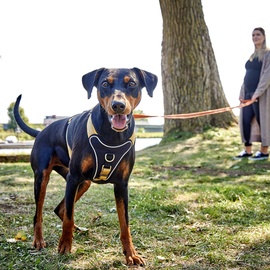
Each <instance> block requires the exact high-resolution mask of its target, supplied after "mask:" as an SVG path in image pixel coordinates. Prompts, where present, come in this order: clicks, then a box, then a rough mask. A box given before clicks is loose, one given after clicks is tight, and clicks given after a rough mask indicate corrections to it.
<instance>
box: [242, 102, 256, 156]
mask: <svg viewBox="0 0 270 270" xmlns="http://www.w3.org/2000/svg"><path fill="white" fill-rule="evenodd" d="M254 116H255V112H254V109H253V107H252V106H247V107H244V108H243V134H244V138H245V141H246V142H245V150H246V152H247V153H248V154H251V152H252V143H251V142H250V133H251V121H252V118H253V117H254Z"/></svg>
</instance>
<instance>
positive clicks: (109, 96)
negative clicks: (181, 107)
mask: <svg viewBox="0 0 270 270" xmlns="http://www.w3.org/2000/svg"><path fill="white" fill-rule="evenodd" d="M157 81H158V78H157V76H156V75H154V74H152V73H150V72H147V71H144V70H141V69H138V68H132V69H105V68H101V69H97V70H94V71H92V72H89V73H87V74H85V75H84V76H83V77H82V82H83V86H84V88H85V89H86V91H87V93H88V98H90V97H91V93H92V90H93V87H94V86H95V87H96V88H97V90H98V92H97V97H98V100H99V103H100V105H101V106H102V107H103V108H104V110H105V111H106V112H107V114H108V119H109V121H110V123H111V125H112V128H113V129H114V130H116V131H119V132H121V131H124V130H125V129H126V128H127V126H128V123H129V122H130V119H131V115H132V112H133V110H134V109H135V108H136V107H137V105H138V104H139V103H140V100H141V90H142V88H144V87H145V88H146V90H147V93H148V95H149V96H150V97H152V96H153V91H154V89H155V87H156V85H157Z"/></svg>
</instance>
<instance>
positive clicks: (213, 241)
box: [0, 127, 270, 270]
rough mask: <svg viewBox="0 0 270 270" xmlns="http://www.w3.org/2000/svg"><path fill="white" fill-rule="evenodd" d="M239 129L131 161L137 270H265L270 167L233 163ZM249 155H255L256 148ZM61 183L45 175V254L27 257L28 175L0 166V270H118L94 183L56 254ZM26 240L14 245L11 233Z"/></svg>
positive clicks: (109, 211)
mask: <svg viewBox="0 0 270 270" xmlns="http://www.w3.org/2000/svg"><path fill="white" fill-rule="evenodd" d="M258 147H259V145H258ZM240 150H242V146H241V144H240V138H239V131H238V127H233V128H230V129H229V130H224V129H212V130H208V131H207V132H205V133H204V134H203V135H202V134H201V135H196V136H193V137H190V138H176V139H175V140H173V141H170V142H162V143H161V144H160V145H158V146H155V147H151V148H148V149H145V150H142V151H139V152H137V159H136V165H135V168H134V171H133V174H132V177H131V179H130V185H129V186H130V189H129V191H130V195H129V196H130V205H129V209H130V225H131V231H132V235H133V241H134V245H135V246H136V248H137V251H138V252H139V253H140V254H141V255H142V256H143V258H145V261H146V263H147V265H146V267H145V268H140V269H233V270H235V269H270V256H269V253H270V185H269V184H270V178H269V172H270V161H257V162H252V161H248V160H245V161H235V160H233V159H232V157H233V156H234V155H236V154H237V153H238V152H239V151H240ZM254 150H257V149H254ZM64 187H65V182H64V180H62V179H61V178H60V177H59V176H58V175H57V174H52V177H51V181H50V183H49V185H48V191H47V198H46V201H45V205H44V235H45V240H46V241H47V244H48V247H47V248H46V249H44V250H41V251H36V250H35V249H33V248H32V246H31V242H32V237H33V225H32V223H33V222H32V220H33V215H34V210H35V205H34V198H33V173H32V171H31V169H30V166H29V164H27V163H12V164H11V163H0V269H38V270H40V269H126V268H127V267H126V266H125V264H124V263H125V258H124V256H123V255H122V249H121V244H120V240H119V228H118V220H117V215H116V213H115V203H114V195H113V187H112V186H111V185H96V184H93V185H92V186H91V188H90V189H89V191H88V192H87V194H85V196H84V197H83V198H82V199H81V200H80V201H79V202H78V203H77V204H76V209H75V219H76V224H78V225H79V226H80V227H83V228H86V229H85V230H83V231H81V232H79V233H78V232H77V233H75V236H74V244H73V252H72V253H71V254H70V255H58V254H57V245H58V240H59V237H60V234H61V222H60V221H59V219H58V218H57V217H56V216H55V215H54V213H53V209H54V207H55V206H56V205H57V204H58V202H59V201H60V199H62V196H63V193H64ZM20 231H22V232H23V234H25V236H26V240H25V241H21V240H18V241H14V237H15V236H16V235H17V234H18V232H20Z"/></svg>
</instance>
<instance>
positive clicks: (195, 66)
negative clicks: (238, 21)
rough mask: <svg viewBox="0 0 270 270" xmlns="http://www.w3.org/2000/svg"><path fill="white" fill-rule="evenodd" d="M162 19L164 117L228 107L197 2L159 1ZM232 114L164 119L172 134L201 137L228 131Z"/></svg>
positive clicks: (233, 117)
mask: <svg viewBox="0 0 270 270" xmlns="http://www.w3.org/2000/svg"><path fill="white" fill-rule="evenodd" d="M160 7H161V13H162V17H163V41H162V61H161V70H162V87H163V95H164V112H165V115H170V114H181V113H189V112H199V111H205V110H211V109H216V108H223V107H228V106H229V104H228V101H227V99H226V97H225V95H224V92H223V88H222V85H221V82H220V77H219V73H218V68H217V64H216V59H215V55H214V51H213V48H212V44H211V41H210V37H209V33H208V28H207V26H206V23H205V20H204V14H203V9H202V4H201V0H160ZM235 122H236V118H235V116H234V114H233V113H232V112H226V113H221V114H215V115H211V116H202V117H198V118H193V119H185V120H171V119H169V120H168V119H166V120H165V124H164V135H165V136H166V135H168V134H169V133H171V132H172V131H174V132H181V131H185V132H186V131H188V132H194V133H198V132H199V133H201V132H202V131H203V130H204V129H205V128H207V127H224V128H226V127H228V126H230V125H231V124H232V123H235Z"/></svg>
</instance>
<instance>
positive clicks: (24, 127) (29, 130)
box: [13, 95, 40, 137]
mask: <svg viewBox="0 0 270 270" xmlns="http://www.w3.org/2000/svg"><path fill="white" fill-rule="evenodd" d="M21 98H22V95H19V96H18V97H17V100H16V102H15V105H14V109H13V113H14V117H15V120H16V122H17V124H18V125H19V127H20V128H21V129H22V130H23V131H24V132H25V133H27V134H29V135H30V136H32V137H37V135H38V133H39V132H40V131H38V130H36V129H34V128H31V127H29V126H27V125H26V124H25V123H24V121H23V119H22V118H21V116H20V112H19V105H20V101H21Z"/></svg>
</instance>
